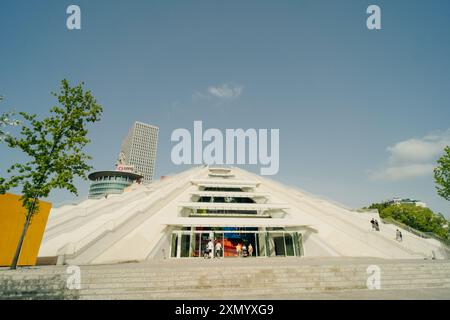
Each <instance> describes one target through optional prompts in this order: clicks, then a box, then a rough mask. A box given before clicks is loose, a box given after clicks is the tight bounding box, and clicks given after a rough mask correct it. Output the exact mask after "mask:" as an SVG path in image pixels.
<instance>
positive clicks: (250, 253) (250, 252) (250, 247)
mask: <svg viewBox="0 0 450 320" xmlns="http://www.w3.org/2000/svg"><path fill="white" fill-rule="evenodd" d="M248 255H249V256H250V257H253V246H252V244H251V243H250V244H249V245H248Z"/></svg>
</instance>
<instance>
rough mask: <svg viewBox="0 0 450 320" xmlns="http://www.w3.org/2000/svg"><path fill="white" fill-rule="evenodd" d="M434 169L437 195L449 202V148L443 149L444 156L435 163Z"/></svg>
mask: <svg viewBox="0 0 450 320" xmlns="http://www.w3.org/2000/svg"><path fill="white" fill-rule="evenodd" d="M437 163H438V166H437V167H436V168H435V169H434V180H435V181H436V185H437V186H436V189H437V192H438V194H439V195H440V196H441V197H443V198H444V199H446V200H448V201H450V147H448V146H447V147H445V149H444V154H443V155H442V156H441V157H440V158H439V159H438V161H437Z"/></svg>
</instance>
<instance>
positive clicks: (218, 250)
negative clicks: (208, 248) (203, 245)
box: [215, 241, 222, 258]
mask: <svg viewBox="0 0 450 320" xmlns="http://www.w3.org/2000/svg"><path fill="white" fill-rule="evenodd" d="M221 256H222V244H221V243H220V241H217V243H216V256H215V257H216V258H220V257H221Z"/></svg>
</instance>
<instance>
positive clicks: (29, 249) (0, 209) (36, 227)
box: [0, 193, 52, 266]
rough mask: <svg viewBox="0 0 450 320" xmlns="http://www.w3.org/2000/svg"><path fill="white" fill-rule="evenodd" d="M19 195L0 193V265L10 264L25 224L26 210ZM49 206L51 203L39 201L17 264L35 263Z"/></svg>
mask: <svg viewBox="0 0 450 320" xmlns="http://www.w3.org/2000/svg"><path fill="white" fill-rule="evenodd" d="M20 197H21V196H18V195H14V194H10V193H6V194H3V195H0V266H9V265H11V262H12V259H13V257H14V253H15V252H16V248H17V244H18V243H19V238H20V235H21V233H22V229H23V226H24V224H25V218H26V214H27V211H26V209H25V208H24V207H23V206H22V201H21V200H20ZM51 207H52V204H51V203H49V202H44V201H39V211H38V212H37V213H36V214H35V215H34V216H33V218H32V219H31V224H30V226H29V228H28V231H27V234H26V236H25V240H24V243H23V247H22V252H21V254H20V259H19V265H21V266H32V265H35V264H36V259H37V255H38V252H39V247H40V245H41V242H42V237H43V235H44V231H45V226H46V224H47V219H48V215H49V214H50V209H51Z"/></svg>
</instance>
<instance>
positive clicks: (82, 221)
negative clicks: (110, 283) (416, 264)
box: [39, 166, 449, 265]
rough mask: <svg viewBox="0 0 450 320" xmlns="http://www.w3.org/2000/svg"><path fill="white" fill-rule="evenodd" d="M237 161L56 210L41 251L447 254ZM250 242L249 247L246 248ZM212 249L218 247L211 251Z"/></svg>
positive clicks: (88, 254)
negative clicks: (237, 165)
mask: <svg viewBox="0 0 450 320" xmlns="http://www.w3.org/2000/svg"><path fill="white" fill-rule="evenodd" d="M372 218H376V219H377V220H378V221H380V218H379V216H378V214H377V213H374V212H366V213H363V212H356V211H352V210H350V209H348V208H345V207H343V206H341V205H338V204H335V203H332V202H329V201H325V200H323V199H320V198H318V197H314V196H311V195H309V194H307V193H305V192H302V191H298V190H296V189H294V188H291V187H288V186H284V185H282V184H280V183H278V182H275V181H272V180H270V179H267V178H264V177H260V176H258V175H255V174H252V173H249V172H247V171H244V170H242V169H238V168H218V167H206V166H203V167H196V168H193V169H190V170H187V171H185V172H182V173H180V174H177V175H174V176H171V177H169V178H167V179H164V180H161V181H158V182H154V183H152V184H150V185H147V186H144V185H136V186H134V187H133V188H132V190H129V191H128V192H125V193H123V194H121V195H111V196H109V197H108V198H107V199H98V200H94V199H88V200H85V201H83V202H81V203H80V204H78V205H69V206H64V207H60V208H56V209H53V210H52V212H51V215H50V218H49V221H48V224H47V228H46V231H45V234H44V239H43V243H42V245H41V249H40V252H39V257H57V259H58V263H60V264H62V263H65V264H79V265H83V264H104V263H119V262H128V261H144V260H148V259H161V258H172V259H183V258H199V257H203V255H204V252H205V248H206V246H207V244H208V242H210V241H213V243H214V244H217V243H220V247H221V250H219V251H218V253H217V254H218V255H219V256H221V257H223V258H225V259H227V258H232V257H237V256H245V255H246V254H245V253H248V256H250V252H248V250H247V251H245V250H244V252H242V251H241V252H238V250H236V249H237V248H236V247H238V245H239V246H241V247H244V246H245V247H247V248H249V247H250V246H251V247H252V248H253V250H252V251H253V252H252V254H251V255H252V256H253V257H258V258H263V257H274V256H297V257H302V256H305V257H333V256H337V257H339V256H340V257H378V258H385V259H424V258H430V257H435V258H437V259H442V258H447V257H448V256H449V253H448V249H447V248H446V247H445V246H444V245H442V244H441V243H440V242H439V241H437V240H434V239H424V238H421V237H419V236H416V235H414V234H412V233H410V232H408V231H406V230H402V229H401V231H402V233H403V241H402V242H398V241H396V239H395V235H396V229H398V227H397V226H394V225H390V224H383V223H381V222H380V231H373V230H372V226H371V224H370V220H371V219H372ZM250 251H251V250H250ZM214 254H216V253H214Z"/></svg>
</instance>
